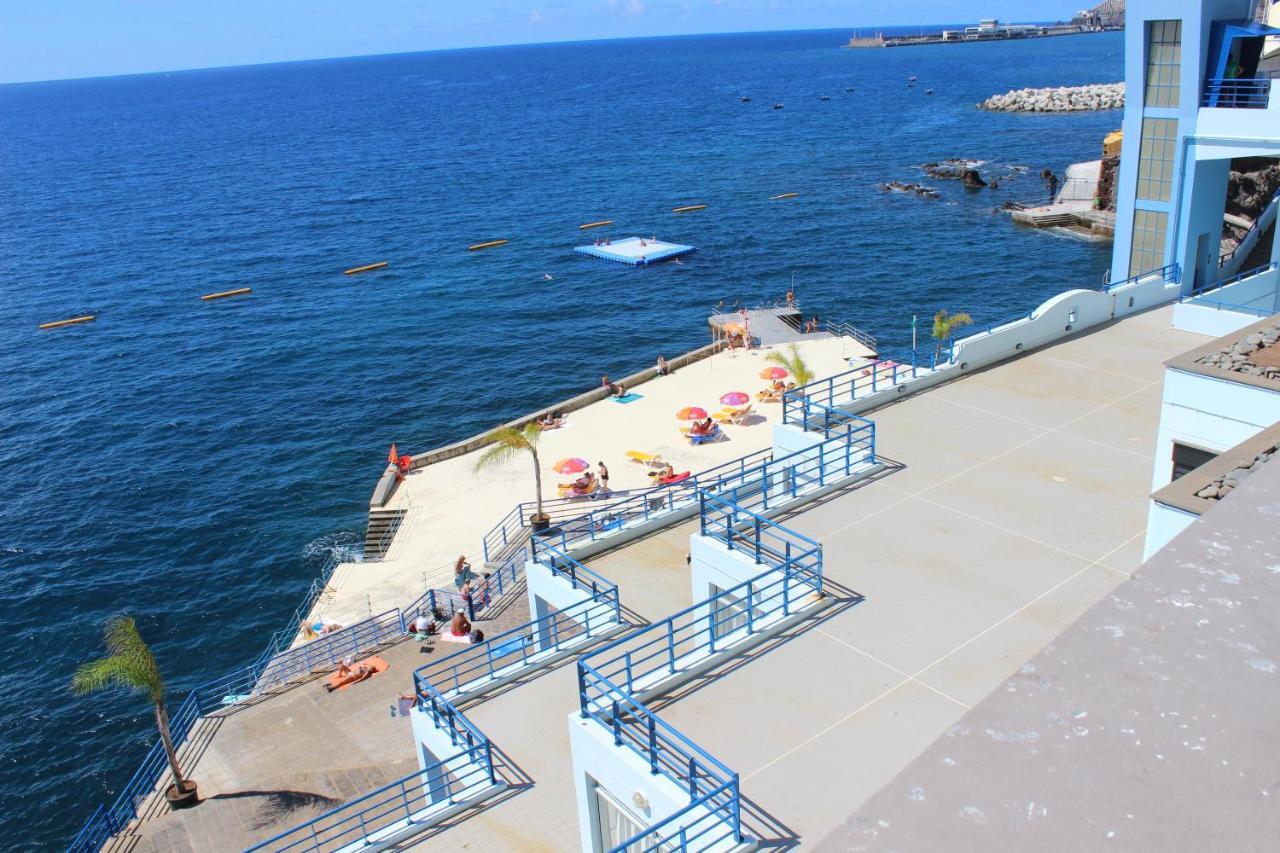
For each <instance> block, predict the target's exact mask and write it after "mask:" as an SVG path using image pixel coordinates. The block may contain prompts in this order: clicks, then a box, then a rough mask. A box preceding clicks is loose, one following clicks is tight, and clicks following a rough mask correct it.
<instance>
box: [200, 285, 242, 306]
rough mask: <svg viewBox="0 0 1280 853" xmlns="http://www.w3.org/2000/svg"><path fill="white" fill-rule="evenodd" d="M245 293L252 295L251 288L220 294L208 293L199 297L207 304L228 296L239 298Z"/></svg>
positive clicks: (226, 291) (225, 291)
mask: <svg viewBox="0 0 1280 853" xmlns="http://www.w3.org/2000/svg"><path fill="white" fill-rule="evenodd" d="M245 293H253V288H252V287H240V288H237V289H235V290H224V291H222V292H221V293H210V294H207V295H205V296H201V297H200V298H201V299H203V300H204V301H205V302H208V301H209V300H210V299H226V298H227V297H228V296H241V295H243V294H245Z"/></svg>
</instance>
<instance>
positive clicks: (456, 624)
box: [449, 610, 471, 637]
mask: <svg viewBox="0 0 1280 853" xmlns="http://www.w3.org/2000/svg"><path fill="white" fill-rule="evenodd" d="M449 633H450V634H452V635H453V636H455V637H465V636H467V635H468V634H470V633H471V623H470V622H468V621H467V617H466V616H464V615H463V614H462V611H461V610H459V611H458V612H457V613H455V614H453V621H452V622H450V623H449Z"/></svg>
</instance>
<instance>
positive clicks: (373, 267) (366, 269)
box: [343, 261, 387, 275]
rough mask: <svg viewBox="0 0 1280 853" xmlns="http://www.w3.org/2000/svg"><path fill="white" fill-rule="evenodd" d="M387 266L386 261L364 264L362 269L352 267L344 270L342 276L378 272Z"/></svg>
mask: <svg viewBox="0 0 1280 853" xmlns="http://www.w3.org/2000/svg"><path fill="white" fill-rule="evenodd" d="M386 265H387V261H378V262H377V263H376V264H365V265H364V266H362V267H352V268H351V269H349V270H344V271H343V275H355V274H356V273H358V272H369V271H370V270H380V269H382V268H383V267H385V266H386Z"/></svg>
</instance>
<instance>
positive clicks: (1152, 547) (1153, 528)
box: [1142, 501, 1200, 563]
mask: <svg viewBox="0 0 1280 853" xmlns="http://www.w3.org/2000/svg"><path fill="white" fill-rule="evenodd" d="M1199 517H1200V516H1198V515H1195V514H1194V513H1190V512H1187V511H1185V510H1181V509H1178V508H1176V507H1171V506H1169V505H1167V504H1162V503H1159V502H1158V501H1152V502H1151V508H1150V509H1149V510H1148V511H1147V540H1146V544H1145V545H1144V546H1143V549H1142V562H1144V563H1145V562H1146V561H1147V560H1150V559H1151V555H1152V554H1154V553H1155V552H1157V551H1159V550H1160V549H1161V548H1163V547H1164V546H1165V545H1168V544H1169V542H1170V541H1171V540H1172V539H1173V537H1175V536H1177V535H1178V534H1179V533H1181V532H1182V531H1184V530H1186V529H1187V527H1189V526H1190V524H1191V522H1193V521H1195V520H1196V519H1197V518H1199Z"/></svg>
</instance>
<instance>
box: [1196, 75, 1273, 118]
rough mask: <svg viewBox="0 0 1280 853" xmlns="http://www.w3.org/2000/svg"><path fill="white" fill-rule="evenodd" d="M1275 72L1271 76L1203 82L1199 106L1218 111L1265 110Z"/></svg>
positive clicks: (1219, 78) (1269, 100) (1221, 78)
mask: <svg viewBox="0 0 1280 853" xmlns="http://www.w3.org/2000/svg"><path fill="white" fill-rule="evenodd" d="M1275 74H1276V72H1271V76H1266V77H1253V78H1249V79H1244V78H1238V77H1213V78H1210V79H1208V80H1206V81H1205V84H1204V96H1203V97H1202V98H1201V100H1200V106H1202V107H1212V108H1218V109H1246V110H1265V109H1267V108H1268V107H1269V106H1270V103H1271V89H1272V85H1273V83H1274V82H1275V79H1276V78H1275V76H1274V75H1275Z"/></svg>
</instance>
